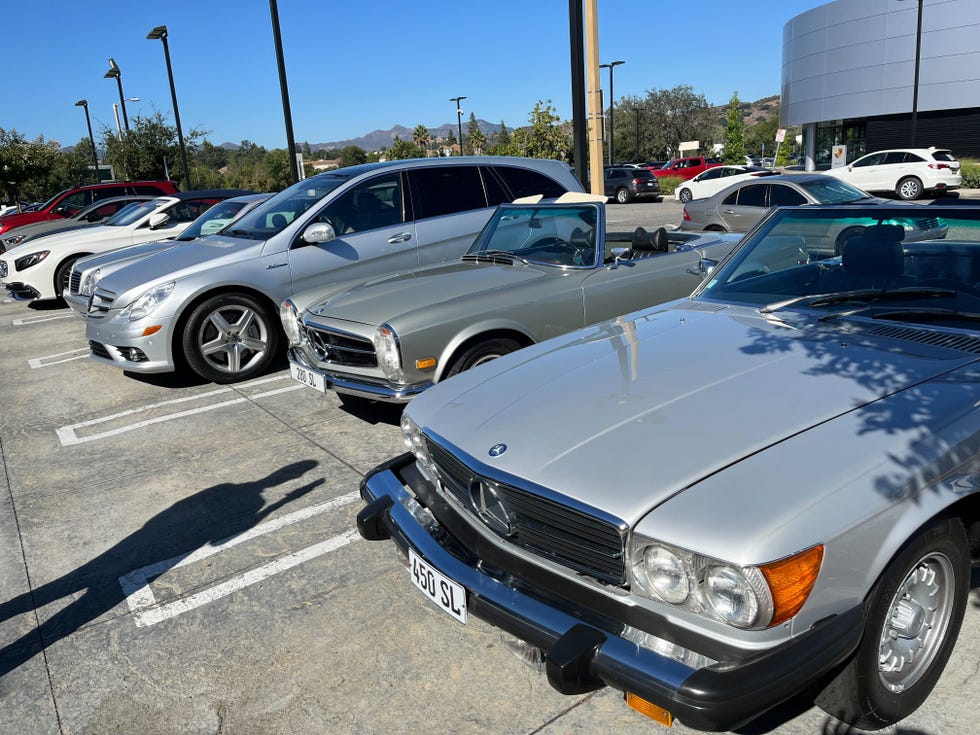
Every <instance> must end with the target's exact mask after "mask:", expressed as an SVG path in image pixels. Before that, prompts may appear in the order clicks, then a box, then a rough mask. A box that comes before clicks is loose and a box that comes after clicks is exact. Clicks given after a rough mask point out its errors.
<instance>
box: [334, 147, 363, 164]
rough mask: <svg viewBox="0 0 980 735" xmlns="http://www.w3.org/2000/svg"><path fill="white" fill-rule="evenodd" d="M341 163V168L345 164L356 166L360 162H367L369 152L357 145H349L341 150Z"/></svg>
mask: <svg viewBox="0 0 980 735" xmlns="http://www.w3.org/2000/svg"><path fill="white" fill-rule="evenodd" d="M338 158H339V161H340V163H339V165H340V166H341V168H343V167H345V166H356V165H358V164H360V163H367V160H368V157H367V153H365V152H364V149H363V148H359V147H358V146H356V145H349V146H346V147H345V148H343V149H342V150H341V151H340V155H339V156H338Z"/></svg>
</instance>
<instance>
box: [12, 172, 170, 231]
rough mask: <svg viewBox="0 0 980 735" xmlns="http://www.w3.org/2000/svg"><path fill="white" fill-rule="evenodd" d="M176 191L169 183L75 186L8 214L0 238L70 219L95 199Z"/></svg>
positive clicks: (129, 182)
mask: <svg viewBox="0 0 980 735" xmlns="http://www.w3.org/2000/svg"><path fill="white" fill-rule="evenodd" d="M177 191H178V189H177V184H176V183H174V182H173V181H107V182H105V183H101V184H88V185H86V186H76V187H73V188H71V189H65V190H64V191H60V192H58V193H57V194H55V195H54V196H53V197H51V198H50V199H48V201H46V202H44V203H43V204H40V205H38V206H37V207H36V208H31V209H30V210H28V211H24V212H12V213H10V214H6V215H4V216H2V217H0V235H5V234H6V233H8V232H10V230H12V229H14V228H16V227H20V226H22V225H29V224H31V223H33V222H44V221H45V220H51V219H63V218H64V217H70V216H72V215H73V214H77V213H78V211H79V210H80V209H82V208H83V207H87V206H88V205H89V204H91V203H92V202H94V201H96V200H98V199H108V198H110V197H119V196H127V195H132V194H149V195H150V196H160V195H162V194H175V193H177Z"/></svg>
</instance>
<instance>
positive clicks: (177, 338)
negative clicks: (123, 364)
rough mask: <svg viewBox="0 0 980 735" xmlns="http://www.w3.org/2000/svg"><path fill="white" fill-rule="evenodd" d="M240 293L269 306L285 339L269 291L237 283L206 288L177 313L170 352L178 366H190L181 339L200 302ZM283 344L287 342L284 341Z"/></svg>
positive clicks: (275, 305)
mask: <svg viewBox="0 0 980 735" xmlns="http://www.w3.org/2000/svg"><path fill="white" fill-rule="evenodd" d="M238 293H240V294H245V295H247V296H252V297H253V298H256V299H258V300H259V301H260V302H261V303H263V304H265V305H266V306H268V307H269V311H270V313H271V314H272V315H273V317H274V319H273V322H272V323H273V327H274V328H276V329H278V330H279V332H280V337H282V338H283V339H284V340H285V332H283V329H282V322H281V321H279V304H278V303H276V302H275V301H274V300H273V299H272V298H271V297H270V296H269V295H268V294H267V293H265V292H263V291H260V290H259V289H257V288H255V287H254V286H245V285H242V284H235V283H226V284H222V285H220V286H214V287H211V288H206V289H204V290H203V291H200V292H198V293H197V294H195V295H194V296H193V298H190V299H188V300H187V301H185V302H184V303H183V304H182V305H181V307H180V310H179V311H178V313H177V319H176V320H175V322H174V329H172V330H171V333H170V353H171V354H172V355H173V359H174V364H175V365H176V366H177V367H178V368H182V369H186V368H187V367H188V365H187V360H186V358H185V357H184V351H183V349H182V347H181V341H182V340H183V336H184V329H185V327H186V326H187V320H188V319H190V316H191V314H193V313H194V309H196V308H197V307H198V305H199V304H202V303H204V302H205V301H207V300H208V299H210V298H212V297H214V296H220V295H222V294H238ZM283 344H286V342H285V341H284V342H283Z"/></svg>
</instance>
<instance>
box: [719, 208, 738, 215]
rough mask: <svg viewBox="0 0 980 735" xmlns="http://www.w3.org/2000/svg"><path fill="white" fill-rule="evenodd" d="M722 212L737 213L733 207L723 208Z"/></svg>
mask: <svg viewBox="0 0 980 735" xmlns="http://www.w3.org/2000/svg"><path fill="white" fill-rule="evenodd" d="M722 212H724V213H725V214H738V212H736V211H735V210H734V209H723V210H722Z"/></svg>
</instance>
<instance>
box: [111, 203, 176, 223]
mask: <svg viewBox="0 0 980 735" xmlns="http://www.w3.org/2000/svg"><path fill="white" fill-rule="evenodd" d="M165 203H166V200H164V199H151V200H150V201H148V202H141V203H139V204H130V205H129V206H128V207H123V208H122V209H120V210H119V211H118V212H116V213H115V214H114V215H112V216H111V217H109V218H108V219H107V220H105V221H104V222H103V223H102V224H104V225H108V226H110V227H125V226H126V225H131V224H134V223H136V222H139V221H140V220H141V219H142V218H143V217H146V216H147V215H148V214H152V213H153V212H155V211H156V210H157V209H159V208H160V207H161V206H163V205H164V204H165Z"/></svg>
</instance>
